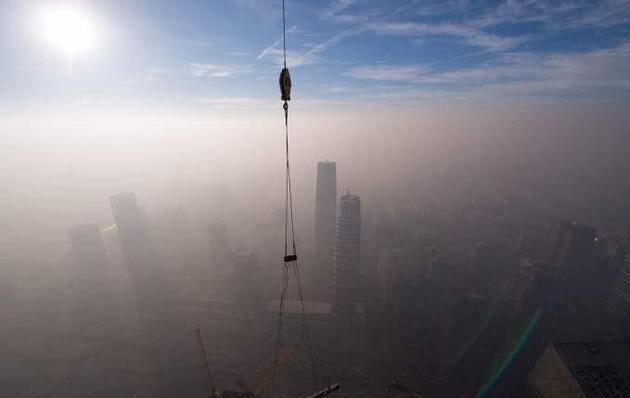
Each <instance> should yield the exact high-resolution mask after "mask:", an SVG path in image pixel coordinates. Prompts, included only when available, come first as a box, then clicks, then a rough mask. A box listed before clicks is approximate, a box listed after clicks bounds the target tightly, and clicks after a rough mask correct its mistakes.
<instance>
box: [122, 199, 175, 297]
mask: <svg viewBox="0 0 630 398" xmlns="http://www.w3.org/2000/svg"><path fill="white" fill-rule="evenodd" d="M110 203H111V206H112V212H113V214H114V220H115V221H116V226H117V229H118V236H119V238H120V244H121V247H122V251H123V256H124V259H125V263H126V265H127V272H128V273H129V277H130V279H131V284H132V288H133V293H134V295H135V296H136V300H137V301H138V303H139V304H140V305H141V306H145V305H149V304H151V303H154V302H155V301H156V300H158V299H161V298H164V296H165V289H164V288H165V286H164V284H163V281H162V276H161V275H160V271H159V269H158V263H157V256H156V254H155V249H154V247H153V242H152V241H151V237H150V234H149V229H148V227H147V225H146V221H145V219H144V215H143V214H142V212H141V211H140V208H139V207H138V203H137V202H136V196H135V194H133V193H132V192H125V193H119V194H116V195H113V196H111V197H110Z"/></svg>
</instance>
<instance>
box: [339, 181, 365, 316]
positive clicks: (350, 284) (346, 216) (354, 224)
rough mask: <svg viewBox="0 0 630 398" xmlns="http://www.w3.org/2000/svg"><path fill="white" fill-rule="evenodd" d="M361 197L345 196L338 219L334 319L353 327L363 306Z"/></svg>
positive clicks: (342, 199)
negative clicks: (361, 286)
mask: <svg viewBox="0 0 630 398" xmlns="http://www.w3.org/2000/svg"><path fill="white" fill-rule="evenodd" d="M360 251H361V199H360V198H359V197H358V196H355V195H351V194H350V193H348V194H347V195H344V196H342V197H341V202H340V203H339V218H338V221H337V245H336V249H335V280H334V295H335V297H334V304H333V322H334V324H335V325H336V326H339V327H347V326H352V325H353V324H355V323H356V322H357V321H358V316H357V315H358V312H359V309H360V291H359V289H360V282H361V281H360V278H361V268H360V261H359V260H360Z"/></svg>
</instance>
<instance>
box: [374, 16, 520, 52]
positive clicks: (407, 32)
mask: <svg viewBox="0 0 630 398" xmlns="http://www.w3.org/2000/svg"><path fill="white" fill-rule="evenodd" d="M369 29H370V30H371V31H373V32H376V33H380V34H384V35H393V36H413V37H424V36H453V37H457V38H458V39H460V40H462V41H463V42H465V43H467V44H469V45H471V46H475V47H481V48H484V49H487V50H489V51H503V50H508V49H511V48H513V47H516V46H517V45H519V44H521V43H522V42H523V41H525V40H526V39H527V37H525V36H521V37H504V36H498V35H493V34H489V33H486V32H484V31H483V30H481V29H477V28H474V27H471V26H466V25H463V24H462V25H457V24H450V23H449V24H427V23H419V22H384V23H371V24H370V25H369Z"/></svg>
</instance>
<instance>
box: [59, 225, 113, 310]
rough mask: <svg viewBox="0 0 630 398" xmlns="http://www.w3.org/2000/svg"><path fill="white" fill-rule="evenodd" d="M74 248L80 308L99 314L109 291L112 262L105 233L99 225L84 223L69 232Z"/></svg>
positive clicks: (73, 261) (73, 273)
mask: <svg viewBox="0 0 630 398" xmlns="http://www.w3.org/2000/svg"><path fill="white" fill-rule="evenodd" d="M68 238H69V240H70V245H71V247H72V268H71V270H72V276H73V281H74V286H75V289H74V290H75V292H76V293H77V296H78V297H77V300H78V301H79V304H80V306H82V307H87V308H85V309H86V312H95V313H96V312H98V311H99V309H102V306H103V305H104V304H105V301H106V299H107V297H108V296H109V295H110V294H111V292H109V291H108V287H109V284H108V283H107V280H108V277H109V276H108V267H109V261H108V258H107V252H106V250H105V244H104V242H103V237H102V236H101V231H100V229H99V227H98V226H97V225H86V224H81V225H77V226H75V227H72V228H70V229H69V230H68Z"/></svg>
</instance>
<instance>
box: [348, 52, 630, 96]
mask: <svg viewBox="0 0 630 398" xmlns="http://www.w3.org/2000/svg"><path fill="white" fill-rule="evenodd" d="M628 70H630V42H627V43H624V44H622V45H620V46H618V47H615V48H610V49H599V50H594V51H590V52H585V53H564V54H550V55H542V54H534V53H508V54H503V55H501V56H499V57H498V58H496V59H493V60H492V61H488V62H487V63H484V64H483V65H480V66H478V67H474V68H466V69H461V70H456V71H448V72H441V71H432V70H429V69H427V68H426V67H425V66H422V65H399V66H389V65H371V66H361V67H354V68H351V69H349V70H348V71H346V75H347V76H350V77H353V78H357V79H370V80H377V81H383V82H402V83H407V84H412V85H417V87H418V88H419V89H421V90H426V89H431V88H432V87H433V88H438V89H439V90H449V91H451V92H453V93H469V94H471V93H480V92H484V93H488V92H490V91H491V92H492V93H494V94H500V95H505V96H510V95H570V94H578V95H580V94H584V95H595V96H596V95H598V94H600V93H601V92H602V90H605V91H606V92H607V93H610V92H622V93H625V94H626V95H627V94H630V75H628V73H627V71H628Z"/></svg>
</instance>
